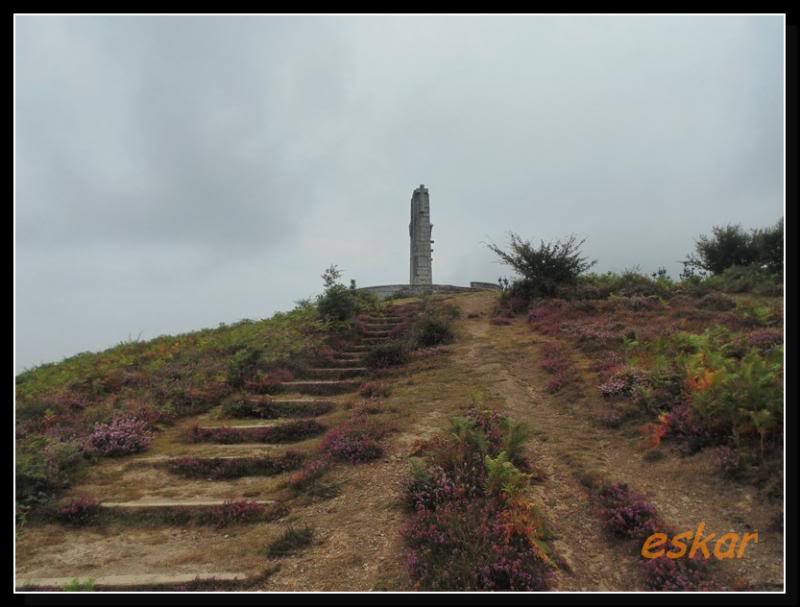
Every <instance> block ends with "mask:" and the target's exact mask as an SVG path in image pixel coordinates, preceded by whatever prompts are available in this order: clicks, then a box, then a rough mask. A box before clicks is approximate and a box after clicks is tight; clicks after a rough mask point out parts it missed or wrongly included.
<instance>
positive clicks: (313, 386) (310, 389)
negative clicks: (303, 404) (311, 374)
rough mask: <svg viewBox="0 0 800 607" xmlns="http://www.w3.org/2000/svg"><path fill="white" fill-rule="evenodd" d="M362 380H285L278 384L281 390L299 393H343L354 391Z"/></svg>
mask: <svg viewBox="0 0 800 607" xmlns="http://www.w3.org/2000/svg"><path fill="white" fill-rule="evenodd" d="M361 384H362V382H361V381H359V380H352V379H333V380H321V379H316V380H307V381H285V382H283V383H281V384H279V385H278V389H279V390H280V391H282V392H299V393H300V394H343V393H345V392H355V391H356V390H358V388H359V387H361Z"/></svg>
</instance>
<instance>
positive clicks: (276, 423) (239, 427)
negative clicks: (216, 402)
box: [198, 421, 282, 430]
mask: <svg viewBox="0 0 800 607" xmlns="http://www.w3.org/2000/svg"><path fill="white" fill-rule="evenodd" d="M281 423H282V422H280V421H269V422H266V421H265V422H261V423H257V424H252V423H251V424H232V423H230V422H224V423H220V424H219V425H211V426H198V428H200V430H218V429H219V428H233V429H235V430H247V429H250V428H274V427H275V426H280V425H281Z"/></svg>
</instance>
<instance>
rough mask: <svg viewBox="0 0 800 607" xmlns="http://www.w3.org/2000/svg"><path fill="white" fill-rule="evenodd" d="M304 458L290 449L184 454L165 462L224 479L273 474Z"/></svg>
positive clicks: (180, 471) (187, 472) (178, 470)
mask: <svg viewBox="0 0 800 607" xmlns="http://www.w3.org/2000/svg"><path fill="white" fill-rule="evenodd" d="M304 460H305V457H304V456H303V455H302V454H301V453H297V452H295V451H287V452H286V453H284V454H283V455H281V456H279V457H237V458H198V457H181V458H178V459H176V460H173V461H170V462H169V463H167V464H165V467H166V469H167V470H168V471H169V472H171V473H173V474H177V475H179V476H184V477H187V478H203V479H213V480H223V479H230V478H241V477H243V476H274V475H276V474H281V473H283V472H289V471H291V470H296V469H297V468H299V467H300V466H302V465H303V462H304Z"/></svg>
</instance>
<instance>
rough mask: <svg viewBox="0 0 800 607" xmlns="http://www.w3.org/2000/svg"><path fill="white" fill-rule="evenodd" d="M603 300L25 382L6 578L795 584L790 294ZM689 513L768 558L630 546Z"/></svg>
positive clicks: (85, 367)
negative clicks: (786, 567) (786, 304)
mask: <svg viewBox="0 0 800 607" xmlns="http://www.w3.org/2000/svg"><path fill="white" fill-rule="evenodd" d="M609 284H610V283H607V284H606V286H608V289H607V290H606V291H603V289H599V290H598V289H595V290H594V291H592V292H591V293H587V292H584V294H583V296H582V297H579V298H572V299H565V298H558V297H555V298H554V297H550V298H541V299H535V300H533V301H523V300H520V299H518V298H515V297H514V296H513V295H512V294H510V293H509V292H503V293H499V294H498V293H494V292H476V293H464V294H453V295H434V296H432V297H426V298H409V299H403V300H396V301H389V302H385V303H383V304H379V303H377V302H375V301H366V300H365V301H362V302H358V303H357V305H356V308H355V309H354V310H349V311H345V312H344V313H342V315H341V316H342V317H343V318H344V320H336V321H333V322H331V321H330V313H331V306H326V305H323V306H313V305H310V304H309V305H303V306H300V307H298V308H297V309H296V310H294V311H292V312H289V313H286V314H278V315H276V316H275V317H273V318H271V319H268V320H264V321H258V322H251V321H244V322H242V323H239V324H237V325H233V326H230V327H220V328H218V329H214V330H206V331H200V332H197V333H190V334H185V335H181V336H176V337H163V338H159V339H156V340H153V341H150V342H144V343H133V344H123V345H120V346H118V347H117V348H113V349H111V350H108V351H106V352H102V353H98V354H83V355H79V356H77V357H74V358H72V359H68V360H66V361H64V362H62V363H60V364H55V365H47V366H44V367H41V368H38V369H35V370H32V371H29V372H27V373H25V374H23V375H21V376H19V377H18V380H17V381H18V384H17V460H18V461H17V482H18V485H17V495H18V518H19V519H20V524H19V525H18V536H17V576H18V584H19V579H23V580H31V579H35V580H39V582H41V581H42V580H43V579H47V578H61V579H62V580H63V579H67V580H68V579H72V578H77V579H79V580H94V581H95V582H102V581H103V580H106V586H105V587H113V583H112V582H113V581H114V580H115V579H116V580H117V581H118V582H119V583H120V584H121V586H122V587H131V586H134V587H141V588H153V587H159V586H158V584H157V583H156V582H159V580H155V581H154V580H153V579H150V581H149V582H145V581H143V580H146V579H147V578H142V577H133V578H123V579H121V581H120V579H118V578H114V576H119V575H133V576H142V575H152V574H162V575H166V576H167V577H166V578H163V579H161V580H160V582H159V583H164V584H166V585H167V586H168V587H179V588H183V589H193V588H195V589H199V588H220V589H222V588H231V589H257V590H371V589H389V590H403V589H414V588H420V589H425V588H431V589H434V588H453V589H462V588H466V587H492V585H495V587H503V586H502V585H503V584H507V586H506V587H510V588H516V589H524V588H531V589H544V588H551V589H555V590H632V589H642V590H645V589H657V588H663V589H671V590H674V589H697V588H721V589H739V590H741V589H775V588H776V587H780V586H781V585H782V583H783V579H782V544H783V537H782V534H783V529H782V515H783V512H782V505H781V500H782V476H781V474H782V451H781V442H782V434H783V428H782V425H781V420H782V415H781V413H782V388H781V382H782V372H783V371H782V369H783V367H782V343H783V336H782V318H783V311H782V299H781V298H780V297H777V296H774V295H755V294H753V293H738V294H736V293H727V294H726V293H722V292H720V291H719V289H716V290H715V289H709V288H707V287H702V288H701V287H696V288H694V289H692V288H690V285H689V284H688V283H687V284H683V285H672V286H665V283H664V282H663V281H662V282H659V281H658V280H655V279H645V278H643V277H640V278H639V279H637V280H633V279H632V278H631V277H628V279H626V280H624V281H621V282H619V283H618V284H615V285H611V286H609ZM343 293H344V291H339V295H342V294H343ZM328 303H330V302H328ZM340 303H341V302H340ZM334 308H335V306H334ZM320 309H322V310H323V311H325V312H326V314H328V318H327V320H326V319H325V318H323V317H322V316H321V314H320ZM350 314H352V316H350ZM348 318H349V319H348ZM747 407H752V409H751V410H748V409H747ZM751 411H752V413H751ZM762 411H766V413H762ZM115 420H125V424H127V425H125V424H122V425H118V426H114V425H113V424H114V423H115ZM275 428H281V429H280V431H276V430H275ZM120 436H121V437H122V438H121V439H120ZM118 439H119V440H118ZM87 445H88V446H87ZM459 445H460V446H459ZM473 456H476V457H478V458H479V459H475V460H474V459H472V458H473ZM504 458H506V459H504ZM469 461H475V462H480V469H479V470H477V471H475V472H469V474H478V476H477V477H475V478H477V479H478V480H477V481H470V482H478V485H474V484H473V485H472V489H469V488H466V489H465V490H466V491H467V493H465V494H462V493H459V492H460V491H461V489H459V486H460V485H459V484H458V483H459V482H461V481H457V480H455V481H454V479H457V478H458V476H452V474H453V472H452V471H453V470H459V469H462V468H460V466H461V465H462V464H461V463H459V462H469ZM484 461H486V466H487V468H486V471H484V468H483V462H484ZM448 462H450V463H448ZM503 462H506V463H503ZM453 465H455V466H456V467H455V468H451V466H453ZM466 470H467V469H466V468H464V469H463V471H466ZM439 471H441V472H439ZM462 473H463V474H466V473H467V472H462ZM462 473H459V474H462ZM440 474H443V475H444V476H442V477H441V478H440V477H439V476H438V475H440ZM487 474H488V476H486V475H487ZM498 475H499V476H498ZM461 478H462V479H465V478H467V477H463V476H462V477H461ZM448 479H449V480H448ZM492 479H495V480H492ZM454 482H455V484H453V483H454ZM464 487H466V485H465V486H464ZM492 487H494V488H492ZM443 492H444V493H443ZM452 492H454V493H452ZM470 492H472V493H470ZM448 495H449V497H447V496H448ZM459 495H463V496H464V497H466V496H467V495H472V497H470V498H469V499H467V500H466V501H463V502H462V501H459V500H461V499H462V498H459V497H458V496H459ZM443 500H444V501H443ZM109 503H111V504H115V506H113V507H108V504H109ZM470 504H472V506H470ZM104 505H105V507H104ZM484 505H485V507H484ZM475 508H478V510H476V509H475ZM481 508H484V509H483V510H481ZM623 510H624V511H626V512H632V513H633V514H632V518H630V517H629V518H624V519H622V520H623V521H624V522H623V523H620V522H619V521H620V519H619V518H618V513H619V512H622V511H623ZM483 516H487V517H488V518H486V519H485V520H486V521H487V522H488V521H505V520H507V521H508V522H507V523H503V524H504V525H506V526H505V527H503V529H505V531H503V532H502V533H500V535H497V533H499V532H500V529H499V528H497V529H494V528H493V527H492V526H491V525H490V526H489V527H486V526H485V524H484V523H481V522H480V521H482V520H484V519H483V518H481V517H483ZM476 517H477V518H476ZM470 521H472V522H470ZM701 521H703V522H704V523H705V526H706V528H707V529H708V530H709V531H714V532H716V533H725V532H728V531H735V532H737V533H741V532H745V531H748V530H749V531H752V530H758V533H759V541H758V543H757V544H755V543H753V544H751V545H750V546H748V548H747V558H745V559H730V560H713V562H709V563H707V564H706V563H703V564H702V566H695V565H694V563H692V564H691V565H687V566H684V565H683V562H681V563H679V564H678V565H677V569H675V566H673V564H672V563H667V564H669V565H670V567H671V568H669V567H668V568H666V569H665V568H664V566H662V561H664V560H665V559H656V561H655V562H654V563H653V566H650V565H649V564H648V565H647V566H644V565H643V559H642V558H641V557H639V556H638V555H637V551H638V547H637V544H636V542H637V540H638V539H639V538H640V534H641V533H642V532H643V530H653V529H657V530H665V531H666V530H680V531H683V530H689V529H694V528H696V527H697V525H698V523H700V522H701ZM430 524H435V525H437V526H439V528H440V529H441V533H443V534H444V536H442V537H441V538H439V539H435V538H434V537H432V536H429V535H427V532H424V531H423V526H421V525H430ZM458 525H470V526H472V525H475V526H474V527H464V528H463V529H462V528H461V527H458ZM508 525H511V526H510V527H509V526H508ZM426 528H427V527H426ZM458 529H461V531H458ZM462 532H463V533H466V535H464V536H462V535H460V534H461V533H462ZM508 533H511V535H503V534H508ZM482 534H485V535H482ZM459 537H466V538H469V539H468V540H466V543H462V542H463V541H464V540H459V539H457V538H459ZM504 537H505V538H506V539H503V538H504ZM445 538H449V539H445ZM508 538H511V539H510V540H509V539H508ZM513 538H516V539H513ZM437 542H445V544H441V543H437ZM498 542H499V543H498ZM491 545H495V546H496V548H490V547H489V546H491ZM638 546H639V547H640V546H641V543H639V545H638ZM440 550H444V552H440ZM493 550H500V552H498V553H497V554H500V553H502V554H506V555H508V558H509V559H511V560H509V561H508V563H511V562H513V559H520V560H519V563H520V565H519V566H521V567H522V569H514V567H517V566H513V567H512V565H510V564H508V565H503V564H502V563H501V561H495V562H494V563H493V564H490V563H485V564H484V565H481V561H482V560H484V559H486V558H488V557H487V555H490V554H492V553H493ZM442 555H446V558H445V557H443V556H442ZM443 558H445V560H442V559H443ZM504 558H506V557H504ZM486 566H490V568H491V572H489V569H486V570H483V569H481V567H486ZM506 567H509V568H508V569H507V568H506ZM687 567H688V568H687ZM201 574H202V575H205V576H206V577H205V578H203V577H202V575H201ZM222 574H231V575H232V577H231V579H226V578H225V577H224V576H223V575H222ZM177 575H183V576H184V577H183V578H178V577H174V576H177ZM197 575H201V578H198V579H196V580H194V576H197ZM169 576H173V577H169ZM179 579H180V580H183V581H181V582H180V583H178V582H176V580H179ZM187 580H194V581H187ZM95 582H89V583H88V587H94V586H93V584H94V583H95ZM123 582H124V583H123ZM53 583H56V581H53ZM58 583H63V582H58ZM108 584H111V586H109V585H108ZM126 584H127V585H126ZM137 584H138V586H137ZM170 584H171V586H170ZM455 584H459V586H458V587H454V585H455ZM498 584H499V585H500V586H497V585H498ZM103 588H104V587H103V586H102V583H101V587H99V588H98V589H103Z"/></svg>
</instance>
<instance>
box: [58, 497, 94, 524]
mask: <svg viewBox="0 0 800 607" xmlns="http://www.w3.org/2000/svg"><path fill="white" fill-rule="evenodd" d="M99 512H100V504H99V503H98V501H97V500H96V499H95V498H94V497H92V496H90V495H82V496H80V497H78V498H75V499H73V500H71V501H70V502H69V503H68V504H66V505H64V506H62V507H61V508H59V510H58V519H59V520H60V521H61V522H62V523H64V524H65V525H73V526H80V525H85V524H87V523H89V522H91V520H92V519H93V518H94V517H95V516H96V515H97V514H98V513H99Z"/></svg>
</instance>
